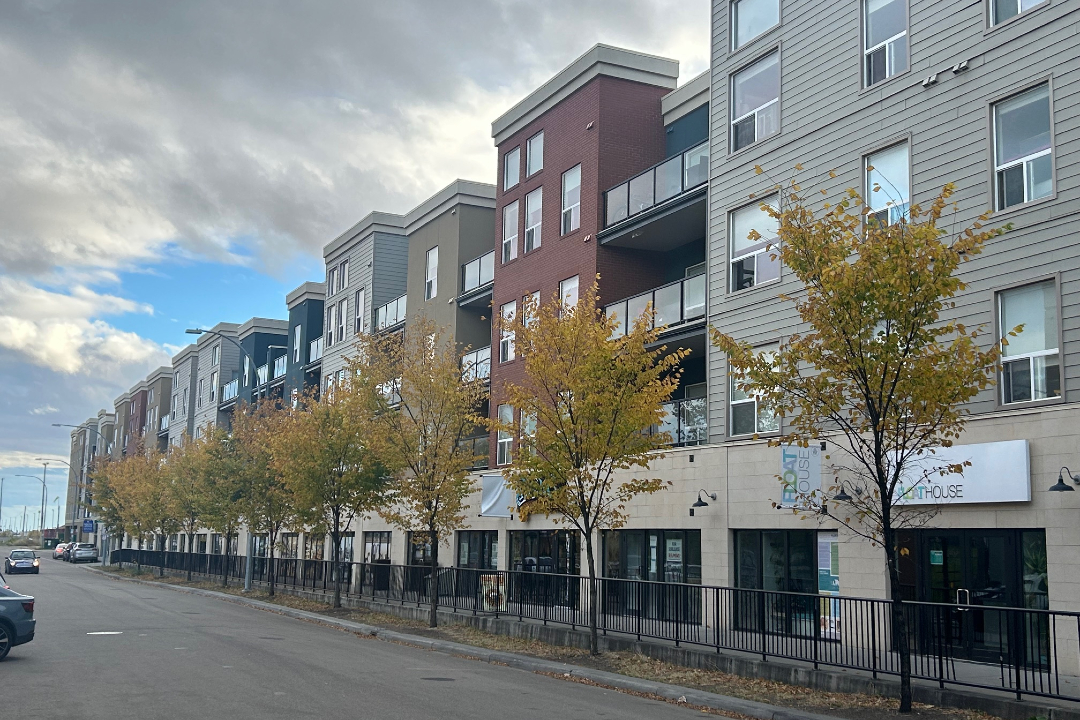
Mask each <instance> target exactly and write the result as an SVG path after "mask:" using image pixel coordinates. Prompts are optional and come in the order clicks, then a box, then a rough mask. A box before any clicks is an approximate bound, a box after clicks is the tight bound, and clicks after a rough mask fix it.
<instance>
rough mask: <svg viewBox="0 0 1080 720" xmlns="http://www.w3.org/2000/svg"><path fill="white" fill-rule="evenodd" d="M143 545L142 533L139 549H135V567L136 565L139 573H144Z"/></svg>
mask: <svg viewBox="0 0 1080 720" xmlns="http://www.w3.org/2000/svg"><path fill="white" fill-rule="evenodd" d="M142 546H143V538H142V535H140V536H139V549H138V550H136V551H135V567H136V570H135V571H136V572H137V573H138V574H139V575H142Z"/></svg>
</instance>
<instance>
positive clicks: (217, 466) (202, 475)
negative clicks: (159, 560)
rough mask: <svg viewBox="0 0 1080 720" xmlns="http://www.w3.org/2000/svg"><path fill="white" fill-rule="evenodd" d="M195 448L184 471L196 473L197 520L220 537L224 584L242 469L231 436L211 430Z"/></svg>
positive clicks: (242, 493) (239, 512) (241, 494)
mask: <svg viewBox="0 0 1080 720" xmlns="http://www.w3.org/2000/svg"><path fill="white" fill-rule="evenodd" d="M197 452H198V456H197V457H192V458H190V462H189V463H188V471H189V472H194V473H195V474H196V475H195V482H196V487H195V488H192V490H191V491H192V492H193V493H194V497H195V498H197V499H196V501H195V503H196V505H197V509H198V522H199V523H200V524H201V525H203V526H205V527H206V528H207V529H209V530H213V531H215V532H218V533H220V534H221V535H222V537H223V538H224V541H225V546H224V552H225V568H224V571H223V572H222V573H221V585H222V587H228V585H229V569H230V567H231V560H232V541H233V539H234V538H235V537H236V536H237V535H238V534H239V531H240V524H241V518H242V516H243V509H244V505H243V500H244V498H245V497H246V492H247V487H246V480H247V479H246V477H245V476H244V473H243V472H242V468H241V461H240V458H239V457H238V456H239V453H238V452H237V451H236V442H235V440H234V438H232V437H229V436H227V435H225V434H223V433H222V434H213V435H211V436H210V438H208V442H206V443H205V444H204V445H202V446H201V447H200V448H199V449H198V451H197ZM189 552H190V550H189ZM188 567H189V568H190V563H188Z"/></svg>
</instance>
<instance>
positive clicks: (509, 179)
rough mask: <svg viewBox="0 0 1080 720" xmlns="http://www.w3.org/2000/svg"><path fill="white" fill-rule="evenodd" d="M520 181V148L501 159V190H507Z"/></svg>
mask: <svg viewBox="0 0 1080 720" xmlns="http://www.w3.org/2000/svg"><path fill="white" fill-rule="evenodd" d="M520 179H521V148H519V147H516V148H514V149H513V150H511V151H510V152H508V153H506V156H505V157H504V158H503V190H509V189H510V188H512V187H514V186H515V185H517V184H518V181H519V180H520Z"/></svg>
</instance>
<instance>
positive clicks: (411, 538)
mask: <svg viewBox="0 0 1080 720" xmlns="http://www.w3.org/2000/svg"><path fill="white" fill-rule="evenodd" d="M406 549H407V550H408V553H409V564H410V565H430V564H431V543H430V542H428V540H427V533H418V532H410V533H409V535H408V548H406Z"/></svg>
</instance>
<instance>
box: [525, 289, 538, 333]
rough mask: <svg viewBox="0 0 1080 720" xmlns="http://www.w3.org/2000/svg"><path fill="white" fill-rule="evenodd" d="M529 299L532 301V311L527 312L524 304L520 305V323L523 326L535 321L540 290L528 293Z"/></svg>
mask: <svg viewBox="0 0 1080 720" xmlns="http://www.w3.org/2000/svg"><path fill="white" fill-rule="evenodd" d="M528 297H529V300H531V301H532V307H533V313H532V314H527V313H526V312H525V304H524V303H522V306H521V324H522V325H524V326H525V327H529V326H530V325H532V324H533V323H534V322H535V321H536V313H538V312H540V291H539V290H537V291H535V292H531V293H529V296H528Z"/></svg>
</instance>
